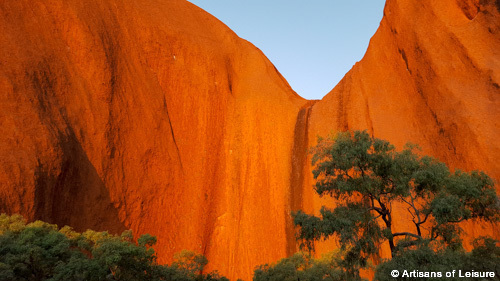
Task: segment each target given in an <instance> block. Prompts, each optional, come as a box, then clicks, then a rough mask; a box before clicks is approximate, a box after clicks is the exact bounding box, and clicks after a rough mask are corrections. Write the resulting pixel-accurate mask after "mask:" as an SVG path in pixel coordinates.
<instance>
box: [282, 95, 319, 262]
mask: <svg viewBox="0 0 500 281" xmlns="http://www.w3.org/2000/svg"><path fill="white" fill-rule="evenodd" d="M316 102H317V101H315V100H313V101H309V102H307V103H306V104H305V105H304V106H302V108H301V109H300V110H299V113H298V115H297V121H296V123H295V129H294V140H293V149H292V159H291V162H292V170H291V172H290V191H289V208H287V211H288V212H289V213H288V214H285V217H286V218H287V219H288V221H287V222H286V224H285V225H286V236H287V256H290V255H292V254H293V253H295V252H296V251H297V247H296V246H297V243H296V239H295V227H294V225H293V219H292V216H291V212H294V211H298V210H301V209H302V189H303V187H304V174H305V173H306V171H307V170H308V168H307V167H309V165H307V163H306V162H307V154H308V149H309V138H308V130H309V117H310V116H311V110H312V107H313V106H314V104H315V103H316Z"/></svg>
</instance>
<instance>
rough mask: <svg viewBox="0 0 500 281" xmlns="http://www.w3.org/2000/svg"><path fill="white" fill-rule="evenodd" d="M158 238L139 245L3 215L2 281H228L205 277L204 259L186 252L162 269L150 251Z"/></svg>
mask: <svg viewBox="0 0 500 281" xmlns="http://www.w3.org/2000/svg"><path fill="white" fill-rule="evenodd" d="M155 243H156V238H155V237H153V236H151V235H149V234H145V235H142V236H141V237H139V239H137V243H136V242H134V239H133V236H132V232H131V231H125V232H123V233H122V234H121V235H111V234H109V233H107V232H96V231H92V230H87V231H86V232H84V233H78V232H75V231H73V230H72V229H71V228H70V227H67V226H66V227H63V228H61V229H58V227H57V226H56V225H53V224H48V223H45V222H41V221H36V222H33V223H30V224H26V222H25V221H24V219H23V217H21V216H19V215H13V216H8V215H6V214H1V215H0V281H7V280H8V281H17V280H19V281H20V280H23V281H24V280H30V281H31V280H36V281H38V280H50V281H63V280H65V281H66V280H75V281H76V280H82V281H83V280H85V281H104V280H126V281H134V280H137V281H139V280H140V281H148V280H150V281H160V280H165V281H226V280H228V279H226V278H225V277H221V276H219V274H218V273H217V272H210V273H206V274H203V273H202V272H201V271H202V270H203V267H204V266H205V265H206V264H207V262H208V261H207V259H206V258H205V257H203V256H202V255H197V254H194V253H192V252H182V254H181V255H180V256H179V257H180V258H179V259H177V260H176V261H175V262H174V264H172V265H170V266H168V265H159V264H157V262H156V254H155V252H154V250H153V249H152V248H151V247H152V246H153V245H154V244H155Z"/></svg>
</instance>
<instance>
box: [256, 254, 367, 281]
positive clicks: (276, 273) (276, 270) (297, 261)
mask: <svg viewBox="0 0 500 281" xmlns="http://www.w3.org/2000/svg"><path fill="white" fill-rule="evenodd" d="M339 260H340V259H339V255H338V253H336V254H331V255H327V256H324V257H323V258H322V259H313V258H312V257H311V256H310V255H309V254H307V253H302V252H299V253H296V254H295V255H293V256H291V257H289V258H285V259H281V260H280V261H278V262H277V263H276V264H273V265H268V264H265V265H261V266H259V267H257V268H256V269H255V272H254V277H253V280H254V281H298V280H300V281H337V280H339V281H340V280H354V279H348V278H347V276H348V275H346V274H345V272H343V271H342V270H340V269H339V266H338V262H339ZM356 280H360V279H356Z"/></svg>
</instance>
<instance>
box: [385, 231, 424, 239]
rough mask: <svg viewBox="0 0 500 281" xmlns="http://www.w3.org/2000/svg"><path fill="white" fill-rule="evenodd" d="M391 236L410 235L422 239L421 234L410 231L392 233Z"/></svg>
mask: <svg viewBox="0 0 500 281" xmlns="http://www.w3.org/2000/svg"><path fill="white" fill-rule="evenodd" d="M392 236H411V237H413V238H417V239H419V240H420V239H422V236H420V235H417V234H413V233H410V232H396V233H393V234H392Z"/></svg>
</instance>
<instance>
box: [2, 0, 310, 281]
mask: <svg viewBox="0 0 500 281" xmlns="http://www.w3.org/2000/svg"><path fill="white" fill-rule="evenodd" d="M0 33H1V34H2V36H1V37H0V100H1V103H0V125H1V126H0V159H1V161H0V200H1V201H0V212H8V213H21V214H23V215H24V216H26V217H27V218H28V219H30V220H33V219H43V220H46V221H49V222H53V223H57V224H59V225H65V224H68V225H71V226H73V227H75V228H76V229H78V230H85V229H87V228H93V229H97V230H110V231H112V232H120V231H122V230H124V229H128V228H131V229H132V230H134V232H135V233H138V234H141V233H150V234H152V235H156V236H157V238H158V241H159V243H158V245H157V247H156V250H157V252H158V253H159V256H160V261H161V262H167V261H169V260H168V259H169V258H171V257H172V255H173V254H174V253H175V252H178V251H180V250H182V249H189V250H195V251H197V252H200V253H202V254H204V255H206V256H207V257H208V259H209V260H210V265H209V267H210V268H209V269H218V270H220V271H221V273H223V274H225V275H227V276H229V277H231V278H235V277H244V278H246V279H247V280H250V276H251V273H252V272H253V268H254V267H255V265H257V264H262V263H266V262H271V261H274V260H276V259H278V258H280V257H283V256H285V255H286V254H287V251H288V246H287V243H288V241H287V239H286V237H287V236H286V235H287V229H290V227H291V224H290V220H289V213H290V204H289V202H290V194H289V182H290V180H289V179H290V172H289V171H290V170H291V169H292V168H291V155H290V154H291V151H292V149H293V145H294V128H295V123H296V118H297V114H298V112H299V110H300V109H301V108H302V106H303V105H304V104H305V103H306V101H305V100H303V99H302V98H300V97H299V96H298V95H297V94H296V93H295V92H293V91H292V89H291V88H290V87H289V85H288V83H287V82H286V81H285V80H284V79H283V78H282V77H281V75H280V74H279V73H278V72H277V71H276V69H275V68H274V66H273V65H272V64H271V63H270V62H269V61H268V60H267V58H266V57H265V56H264V55H263V54H262V53H261V52H260V51H259V50H258V49H257V48H255V47H254V46H253V45H251V44H250V43H248V42H246V41H244V40H242V39H240V38H238V37H237V36H236V35H235V34H234V33H233V32H232V31H231V30H229V29H228V28H227V27H226V26H225V25H224V24H222V23H221V22H219V21H218V20H217V19H215V18H214V17H212V16H210V15H209V14H207V13H206V12H204V11H202V10H201V9H199V8H197V7H195V6H194V5H192V4H190V3H188V2H186V1H178V0H168V1H164V0H161V1H160V0H142V1H137V0H130V1H128V0H127V1H125V0H124V1H101V0H93V1H92V0H91V1H77V0H74V1H68V0H64V1H63V0H49V1H47V0H43V1H42V0H40V1H33V0H29V1H28V0H26V1H19V0H7V1H1V2H0Z"/></svg>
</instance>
